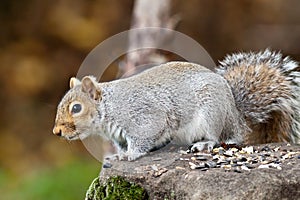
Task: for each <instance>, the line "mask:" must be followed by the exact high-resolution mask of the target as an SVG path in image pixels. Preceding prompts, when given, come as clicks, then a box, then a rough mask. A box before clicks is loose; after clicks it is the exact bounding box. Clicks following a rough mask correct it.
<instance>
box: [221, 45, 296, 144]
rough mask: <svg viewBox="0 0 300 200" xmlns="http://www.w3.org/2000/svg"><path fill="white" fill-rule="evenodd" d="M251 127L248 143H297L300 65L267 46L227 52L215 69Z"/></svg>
mask: <svg viewBox="0 0 300 200" xmlns="http://www.w3.org/2000/svg"><path fill="white" fill-rule="evenodd" d="M217 73H219V74H220V75H222V76H223V77H224V78H225V79H226V80H227V81H228V83H229V85H230V86H231V88H232V92H233V95H234V98H235V101H236V106H237V108H238V110H239V111H240V112H241V114H242V115H243V116H244V118H245V119H246V122H247V125H248V126H249V128H250V129H251V130H252V132H251V133H250V134H249V136H248V138H247V142H248V143H267V142H293V143H300V66H299V64H298V63H297V62H295V61H293V60H291V59H290V58H289V57H283V56H282V54H281V53H277V52H272V51H270V50H269V49H267V50H265V51H263V52H259V53H238V54H232V55H228V56H227V57H226V58H225V59H224V60H223V61H221V62H220V66H219V68H218V69H217Z"/></svg>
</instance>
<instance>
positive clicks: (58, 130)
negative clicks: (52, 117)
mask: <svg viewBox="0 0 300 200" xmlns="http://www.w3.org/2000/svg"><path fill="white" fill-rule="evenodd" d="M53 134H55V135H57V136H61V135H62V134H61V129H60V128H59V127H56V126H55V127H54V128H53Z"/></svg>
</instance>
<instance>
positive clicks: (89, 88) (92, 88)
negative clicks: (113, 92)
mask: <svg viewBox="0 0 300 200" xmlns="http://www.w3.org/2000/svg"><path fill="white" fill-rule="evenodd" d="M81 83H82V91H83V92H85V93H88V94H89V95H90V97H91V98H92V99H94V100H99V99H101V91H100V89H98V88H97V81H96V79H95V78H94V77H91V76H86V77H84V78H83V79H82V81H81Z"/></svg>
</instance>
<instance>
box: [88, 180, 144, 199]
mask: <svg viewBox="0 0 300 200" xmlns="http://www.w3.org/2000/svg"><path fill="white" fill-rule="evenodd" d="M100 199H101V200H102V199H103V200H115V199H116V200H117V199H124V200H131V199H132V200H134V199H136V200H141V199H149V197H148V194H147V192H146V191H145V189H143V188H142V187H141V186H139V185H137V184H135V183H130V182H128V181H126V180H125V179H124V178H122V177H119V176H115V177H110V178H109V179H108V180H107V181H106V182H105V183H104V184H101V183H100V180H99V178H95V179H94V181H93V182H92V184H91V185H90V187H89V189H88V191H87V194H86V200H100Z"/></svg>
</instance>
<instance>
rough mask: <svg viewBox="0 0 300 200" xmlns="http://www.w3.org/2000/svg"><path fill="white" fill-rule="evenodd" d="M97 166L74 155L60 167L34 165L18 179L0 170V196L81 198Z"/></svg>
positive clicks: (31, 199)
mask: <svg viewBox="0 0 300 200" xmlns="http://www.w3.org/2000/svg"><path fill="white" fill-rule="evenodd" d="M99 169H100V165H96V164H95V163H92V162H90V161H89V160H87V159H77V160H73V161H70V162H68V163H66V164H65V165H64V166H61V167H54V168H41V169H38V170H36V171H34V173H30V174H26V175H24V176H22V178H21V179H19V178H17V177H10V176H9V175H7V174H4V173H3V171H0V194H1V195H0V196H1V199H5V200H15V199H22V200H40V199H47V200H58V199H64V200H74V199H84V197H85V192H86V190H87V189H88V187H89V185H90V182H91V180H93V179H94V178H95V177H97V176H98V173H99ZM14 179H16V182H14Z"/></svg>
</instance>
